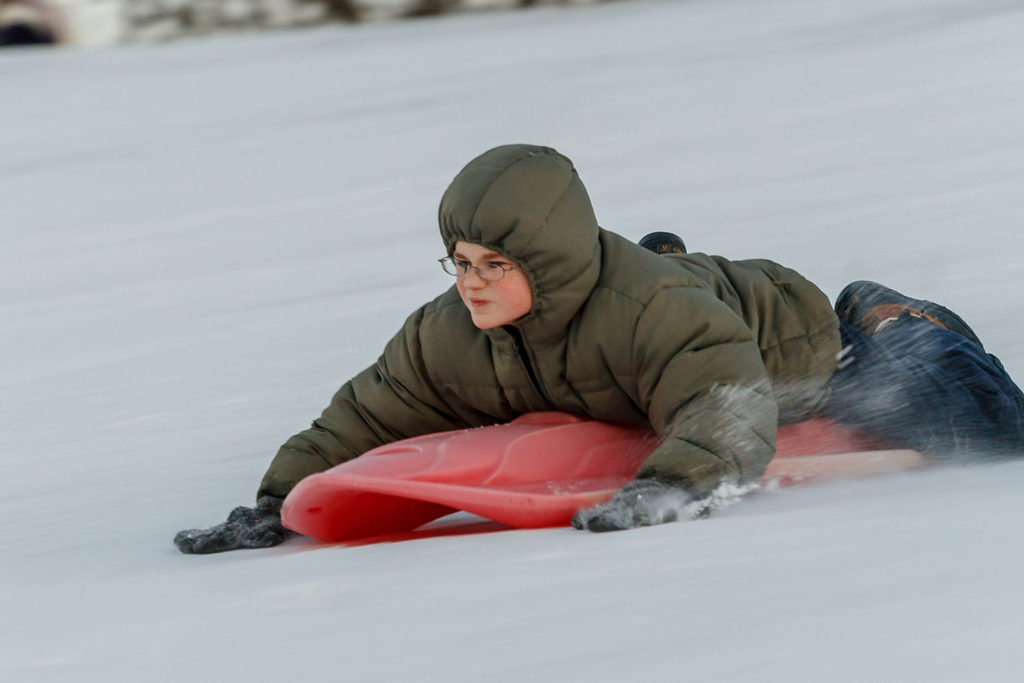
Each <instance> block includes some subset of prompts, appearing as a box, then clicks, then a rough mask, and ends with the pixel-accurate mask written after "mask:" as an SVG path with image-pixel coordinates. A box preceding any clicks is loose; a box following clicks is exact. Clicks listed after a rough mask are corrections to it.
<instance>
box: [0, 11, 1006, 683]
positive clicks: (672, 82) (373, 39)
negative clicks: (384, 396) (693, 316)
mask: <svg viewBox="0 0 1024 683" xmlns="http://www.w3.org/2000/svg"><path fill="white" fill-rule="evenodd" d="M1022 35H1024V3H1022V2H1019V1H1012V0H960V1H956V0H863V1H853V0H848V1H840V0H819V1H816V2H801V1H799V0H774V1H761V0H696V1H692V2H682V1H675V2H628V3H615V4H609V5H602V6H595V7H575V8H543V9H538V10H533V11H523V12H510V13H487V14H477V15H463V16H458V17H450V18H441V19H437V20H424V21H414V22H402V23H390V24H377V25H368V26H351V27H348V26H338V27H333V28H327V29H320V30H310V31H294V32H284V33H277V34H263V35H241V36H234V37H219V38H211V39H207V40H201V41H194V42H179V43H174V44H167V45H159V46H135V47H121V48H112V49H101V50H94V51H72V50H66V51H53V52H48V51H36V50H24V51H8V52H6V53H4V54H0V83H2V84H3V88H2V91H3V92H2V98H3V105H2V107H0V111H2V113H0V212H2V217H3V220H2V221H0V234H2V242H0V244H2V247H0V262H2V267H0V319H2V320H3V331H2V333H0V357H2V359H3V361H2V363H0V396H2V399H3V410H2V411H0V451H2V461H0V462H2V465H3V467H4V470H5V476H4V477H3V480H2V482H3V483H2V484H0V486H2V491H0V494H2V495H0V517H2V518H3V520H4V548H3V557H2V561H0V572H2V576H3V581H2V587H0V591H2V592H0V605H2V617H0V618H2V623H3V637H2V638H0V679H2V680H4V681H76V682H77V681H85V682H89V681H285V680H288V681H290V680H295V681H444V682H446V683H447V682H450V681H453V680H455V681H463V680H464V681H515V682H517V683H520V682H522V681H526V680H529V681H570V680H582V681H623V680H627V681H657V682H659V683H660V682H662V681H670V680H686V681H787V682H789V681H851V682H853V681H857V682H861V681H869V680H891V681H896V680H900V681H929V683H935V682H938V681H967V680H972V681H1017V680H1020V678H1021V675H1022V674H1021V672H1022V671H1024V648H1022V646H1021V641H1022V638H1024V616H1022V615H1021V611H1022V607H1024V581H1022V578H1021V577H1022V573H1024V547H1022V546H1024V544H1022V539H1024V462H1009V463H1000V464H991V465H983V466H970V467H966V466H960V467H946V468H939V469H934V470H930V471H925V472H917V473H907V474H901V475H896V476H889V477H882V478H876V479H871V480H860V481H848V482H842V483H836V484H831V485H821V486H817V487H807V488H804V489H790V490H783V491H766V492H762V493H760V494H758V495H755V496H752V497H751V498H750V499H749V500H748V501H746V502H744V503H742V504H740V505H736V506H734V507H731V508H728V509H725V510H720V511H718V512H717V513H716V514H714V515H712V517H711V518H710V519H708V520H705V521H699V522H689V523H679V524H670V525H666V526H662V527H656V528H649V529H641V530H635V531H630V532H623V533H617V534H603V535H598V534H588V533H584V532H578V531H575V530H572V529H568V528H566V529H550V530H542V531H509V532H501V533H491V534H477V535H466V536H454V537H440V538H431V539H425V540H415V541H407V542H402V543H391V544H378V545H363V546H352V547H346V546H340V545H320V544H316V543H313V542H310V541H304V540H298V541H295V542H292V543H289V544H287V545H284V546H281V547H279V548H275V549H271V550H264V551H245V552H235V553H227V554H223V555H215V556H186V555H181V554H179V553H178V552H177V550H176V549H175V548H174V546H173V545H172V544H171V538H172V536H173V535H174V533H175V532H176V531H178V530H179V529H182V528H188V527H199V526H207V525H209V524H213V523H215V522H218V521H220V520H222V519H223V518H224V517H225V515H226V514H227V512H228V511H229V510H230V508H231V507H233V506H234V505H237V504H250V503H252V501H253V497H254V494H255V489H256V486H257V484H258V481H259V478H260V476H261V475H262V473H263V471H264V469H265V467H266V465H267V464H268V463H269V461H270V459H271V457H272V456H273V454H274V452H275V450H276V448H277V446H278V445H279V444H280V443H281V442H283V441H284V439H285V438H287V437H288V436H290V435H291V434H293V433H295V432H297V431H299V430H301V429H303V428H304V427H305V426H307V425H308V423H309V421H310V420H311V419H312V418H313V417H315V416H316V415H317V414H319V411H320V410H321V408H322V407H323V406H324V405H326V403H327V401H328V400H329V398H330V396H331V394H332V393H333V391H334V390H335V389H336V388H337V387H338V386H339V385H340V384H341V383H342V382H343V381H344V380H346V379H347V378H348V377H350V376H351V375H353V374H354V373H356V372H357V371H359V370H360V369H362V368H363V367H365V366H366V365H368V364H370V363H371V362H373V361H374V360H375V359H376V357H377V355H378V353H379V351H380V349H381V348H382V347H383V345H384V342H385V341H386V340H387V339H388V338H389V336H390V335H391V334H392V333H393V332H394V331H395V330H396V329H397V328H398V327H399V325H400V324H401V323H402V321H403V319H404V317H405V315H406V314H407V313H409V312H410V311H411V310H412V309H413V308H415V307H416V306H418V305H419V304H420V303H422V302H423V301H425V300H427V299H429V298H432V297H433V296H434V295H435V294H436V293H439V292H440V291H442V290H443V289H444V288H445V287H447V286H449V285H450V281H449V279H448V278H447V276H446V275H444V273H442V272H441V269H440V268H439V267H438V266H437V263H436V261H435V259H436V258H438V257H439V256H441V255H443V254H442V253H441V243H440V240H439V238H438V235H437V231H436V225H435V221H436V218H435V217H436V207H437V202H438V199H439V198H440V196H441V193H442V192H443V191H444V188H445V187H446V185H447V183H448V181H449V180H450V179H451V177H452V176H453V175H454V174H455V173H456V172H457V171H458V170H459V169H460V168H461V167H462V165H463V164H464V163H465V162H467V161H468V160H469V159H470V158H472V157H473V156H475V155H477V154H478V153H480V152H482V151H484V150H485V149H488V148H489V147H491V146H494V145H497V144H502V143H508V142H530V143H537V144H546V145H551V146H554V147H556V148H558V149H559V150H561V151H563V152H565V153H566V154H568V155H569V156H570V157H571V158H572V159H573V160H574V161H575V163H576V165H577V168H578V169H579V170H580V174H581V176H582V177H583V179H584V182H586V183H587V186H588V188H589V190H590V193H591V196H592V198H593V200H594V203H595V206H596V210H597V214H598V217H599V219H600V221H601V223H602V225H604V226H605V227H607V228H609V229H612V230H615V231H618V232H620V233H622V234H624V235H626V236H627V237H630V238H632V239H637V238H639V237H640V236H641V235H643V234H644V233H646V232H648V231H651V230H658V229H670V230H675V231H678V232H679V233H680V234H682V235H683V237H684V238H685V240H686V242H687V245H688V246H689V248H690V249H691V250H692V251H706V252H711V253H719V254H725V255H728V256H731V257H735V258H745V257H765V258H770V259H773V260H776V261H780V262H782V263H784V264H787V265H790V266H792V267H794V268H796V269H798V270H800V271H801V272H803V273H804V274H805V275H807V276H808V277H809V278H810V279H812V280H813V281H815V282H817V283H819V284H820V286H821V287H822V288H823V289H824V290H825V291H826V292H827V293H828V294H829V295H830V296H832V297H834V296H835V295H836V294H837V293H838V292H839V290H840V289H841V288H842V286H843V285H844V284H846V283H847V282H848V281H850V280H854V279H874V280H880V281H883V282H885V283H886V284H888V285H889V286H892V287H895V288H897V289H900V290H903V291H905V292H907V293H909V294H911V295H914V296H919V297H926V298H932V299H934V300H937V301H940V302H943V303H945V304H947V305H949V306H950V307H952V308H953V309H954V310H956V311H957V312H959V313H961V314H962V315H963V316H964V318H966V319H967V320H968V321H969V322H970V323H971V325H972V326H973V327H974V328H975V329H976V330H977V331H978V333H979V335H980V336H981V338H982V339H983V340H984V341H985V343H986V346H987V347H988V348H989V349H990V350H991V351H993V352H994V353H996V354H997V355H999V356H1000V357H1001V359H1002V360H1003V361H1004V363H1005V365H1006V367H1007V368H1008V369H1009V371H1010V373H1011V374H1013V375H1015V376H1016V377H1017V378H1018V379H1024V334H1021V329H1022V319H1024V304H1022V303H1021V301H1022V300H1021V293H1022V291H1024V265H1022V263H1024V258H1022V257H1024V238H1022V237H1021V226H1022V225H1024V202H1022V201H1021V196H1022V195H1021V188H1022V187H1024V41H1022V40H1021V36H1022Z"/></svg>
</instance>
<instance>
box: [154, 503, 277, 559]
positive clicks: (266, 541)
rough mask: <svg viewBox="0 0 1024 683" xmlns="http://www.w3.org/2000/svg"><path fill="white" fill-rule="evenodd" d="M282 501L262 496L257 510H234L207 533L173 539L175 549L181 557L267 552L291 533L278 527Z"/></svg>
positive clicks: (191, 531)
mask: <svg viewBox="0 0 1024 683" xmlns="http://www.w3.org/2000/svg"><path fill="white" fill-rule="evenodd" d="M283 502H284V499H283V498H276V497H274V496H263V497H261V498H260V499H259V500H257V501H256V507H254V508H247V507H237V508H235V509H234V510H232V511H231V514H229V515H228V521H226V522H222V523H220V524H217V525H216V526H212V527H210V528H209V529H188V530H186V531H180V532H178V534H177V535H176V536H175V537H174V545H176V546H178V550H180V551H181V552H183V553H186V554H189V555H192V554H196V555H205V554H207V553H221V552H224V551H225V550H238V549H239V548H269V547H270V546H274V545H278V544H280V543H283V542H284V540H285V539H286V538H288V536H289V535H290V534H291V533H292V532H290V531H288V530H287V529H285V528H284V526H282V525H281V503H283Z"/></svg>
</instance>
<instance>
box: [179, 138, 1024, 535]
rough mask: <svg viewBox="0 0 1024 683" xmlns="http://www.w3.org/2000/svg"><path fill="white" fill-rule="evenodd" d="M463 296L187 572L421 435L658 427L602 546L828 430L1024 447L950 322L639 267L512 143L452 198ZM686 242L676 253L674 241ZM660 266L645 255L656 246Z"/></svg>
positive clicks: (421, 327) (272, 478) (280, 470)
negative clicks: (836, 426)
mask: <svg viewBox="0 0 1024 683" xmlns="http://www.w3.org/2000/svg"><path fill="white" fill-rule="evenodd" d="M439 222H440V228H441V237H442V239H443V241H444V244H445V247H446V250H447V252H448V256H447V257H446V258H444V259H441V263H442V267H443V268H444V269H445V271H446V272H448V273H449V274H451V275H453V276H455V278H456V284H455V287H453V288H451V289H449V290H448V291H447V292H445V293H444V294H442V295H441V296H439V297H438V298H436V299H434V300H433V301H431V302H430V303H428V304H426V305H424V306H423V307H421V308H420V309H418V310H417V311H416V312H414V313H413V314H412V315H411V316H410V317H409V318H408V319H407V320H406V322H405V324H404V326H403V328H402V329H401V330H400V331H399V333H398V334H397V335H396V336H395V337H394V338H393V339H392V340H391V341H390V342H389V343H388V345H387V347H386V348H385V350H384V353H383V355H382V356H381V358H380V359H379V360H378V361H377V363H376V364H375V365H374V366H372V367H370V368H368V369H367V370H365V371H364V372H362V373H360V374H359V375H357V376H356V377H354V378H353V379H352V380H350V381H349V382H347V383H346V384H345V385H344V386H343V387H342V388H341V389H340V390H339V391H338V392H337V394H336V395H335V396H334V398H333V400H332V402H331V404H330V406H328V407H327V409H326V410H324V412H323V414H322V415H321V416H320V417H319V418H318V419H317V420H316V421H314V423H313V425H312V427H311V428H310V429H308V430H306V431H304V432H301V433H300V434H297V435H295V436H293V437H292V438H291V439H289V440H288V441H287V442H286V443H285V444H284V445H283V446H282V447H281V449H280V450H279V451H278V453H277V456H276V457H275V458H274V460H273V462H272V463H271V466H270V468H269V470H268V471H267V473H266V475H265V476H264V478H263V481H262V484H261V486H260V489H259V493H258V495H257V506H256V507H255V508H245V507H242V508H237V509H236V510H235V511H233V512H232V513H231V516H229V518H228V521H227V522H225V523H223V524H219V525H217V526H215V527H212V528H210V529H207V530H191V531H183V532H181V533H180V534H178V536H177V537H176V538H175V543H176V544H177V545H178V547H179V548H180V549H181V550H182V552H187V553H206V552H217V551H222V550H232V549H235V548H244V547H263V546H270V545H276V544H277V543H280V542H281V541H282V540H283V539H284V538H285V536H286V534H287V532H286V531H285V530H284V529H283V527H282V526H281V524H280V505H281V500H282V499H283V498H284V496H285V495H286V494H287V493H288V492H289V491H290V490H291V489H292V488H293V487H294V486H295V484H297V483H298V482H299V480H301V479H302V478H303V477H305V476H307V475H309V474H313V473H315V472H320V471H323V470H326V469H328V468H329V467H332V466H333V465H336V464H338V463H340V462H344V461H346V460H349V459H351V458H355V457H357V456H359V455H360V454H361V453H363V452H365V451H367V450H369V449H371V448H374V447H376V446H379V445H382V444H384V443H388V442H391V441H396V440H399V439H403V438H408V437H412V436H416V435H420V434H425V433H431V432H437V431H443V430H451V429H460V428H465V427H473V426H482V425H488V424H494V423H498V422H506V421H508V420H511V419H513V418H514V417H516V416H518V415H521V414H523V413H527V412H533V411H541V410H562V411H566V412H571V413H576V414H580V415H585V416H587V417H590V418H593V419H598V420H607V421H611V422H617V423H625V424H630V425H640V426H645V427H651V428H653V429H654V430H655V431H656V432H657V433H658V435H659V436H660V437H661V438H662V443H661V445H660V446H659V447H658V448H657V449H656V450H655V451H654V452H653V453H652V454H651V456H650V457H649V458H648V459H647V460H646V461H645V462H644V463H643V465H642V466H641V468H640V470H639V471H638V473H637V476H636V479H635V480H634V481H633V482H631V483H630V484H628V485H627V486H626V487H624V488H623V489H622V490H621V491H620V492H619V493H618V494H616V495H615V496H614V497H613V498H612V499H611V500H610V501H608V502H607V503H605V504H603V505H600V506H597V507H595V508H591V509H588V510H581V511H579V512H578V513H577V515H576V517H575V518H574V520H573V524H574V526H576V527H577V528H583V529H590V530H593V531H607V530H613V529H627V528H632V527H636V526H645V525H650V524H658V523H662V522H668V521H672V520H675V519H677V518H679V517H681V516H685V515H687V514H690V513H689V512H687V511H689V510H694V509H699V507H700V506H699V505H698V506H696V508H695V507H694V506H689V507H688V503H691V502H693V501H701V500H703V499H706V498H707V497H708V496H709V495H710V494H711V492H712V491H713V490H714V489H715V488H716V487H718V486H720V485H722V484H735V485H747V484H752V483H755V482H757V481H758V480H759V478H760V477H761V475H762V473H763V472H764V469H765V467H766V466H767V464H768V462H769V461H770V460H771V459H772V457H773V455H774V452H775V434H776V430H777V428H778V425H779V424H780V422H782V423H784V422H794V421H799V420H802V419H806V418H808V417H810V416H811V415H814V414H825V415H828V416H830V417H832V418H833V419H836V420H838V421H841V422H846V423H848V424H851V425H853V426H856V427H859V428H861V429H865V430H867V431H871V432H874V433H877V434H880V435H882V436H885V437H888V438H890V439H892V440H894V441H897V442H899V443H902V444H906V445H908V446H910V447H912V448H916V449H918V450H923V451H925V452H933V453H943V452H947V451H951V450H959V451H964V450H966V449H965V447H967V448H969V449H970V450H972V451H973V450H985V449H994V448H1009V449H1011V450H1013V449H1015V450H1017V451H1019V450H1020V449H1021V448H1022V441H1024V436H1022V434H1024V417H1022V416H1024V397H1022V396H1021V392H1020V390H1019V389H1017V387H1016V386H1015V385H1014V384H1013V383H1012V382H1011V381H1010V379H1009V377H1008V376H1006V373H1005V371H1003V369H1002V366H1001V365H1000V364H999V362H998V360H996V359H995V358H994V357H992V356H988V355H987V354H985V353H984V350H983V349H982V348H981V344H980V342H979V341H978V340H977V338H976V337H975V336H974V334H973V332H971V331H970V328H968V327H967V326H966V324H964V323H963V321H961V320H960V319H959V318H957V317H956V316H955V315H954V314H953V313H952V312H950V311H947V310H946V309H943V308H941V307H938V306H935V305H934V304H931V303H929V302H924V301H918V300H913V299H909V298H907V297H904V296H903V295H901V294H898V293H897V292H893V291H892V290H887V289H885V288H884V287H881V286H880V285H875V284H873V283H855V284H854V285H851V286H850V287H849V288H847V290H845V291H844V293H843V295H841V296H840V300H839V301H838V302H837V310H838V311H839V313H838V315H837V313H836V311H834V310H833V309H832V307H831V305H830V304H829V301H828V299H827V297H826V296H825V295H824V294H823V293H822V292H821V291H820V290H819V289H818V288H817V287H816V286H814V285H813V284H812V283H810V282H808V281H807V280H806V279H804V278H803V277H802V276H800V275H799V274H798V273H796V272H795V271H792V270H789V269H787V268H784V267H782V266H779V265H778V264H775V263H771V262H769V261H735V262H733V261H729V260H727V259H724V258H721V257H716V256H708V255H704V254H685V253H682V252H684V251H685V250H684V249H683V248H682V244H681V242H676V241H674V239H675V240H677V239H678V238H674V236H670V235H669V236H662V237H661V238H658V236H656V235H655V236H649V238H650V237H653V238H654V239H649V238H645V244H644V246H643V247H641V246H638V245H636V244H633V243H631V242H629V241H627V240H625V239H623V238H622V237H619V236H618V235H616V234H614V233H612V232H609V231H606V230H604V229H602V228H600V227H599V226H598V224H597V220H596V218H595V217H594V212H593V208H592V206H591V204H590V199H589V197H588V196H587V193H586V189H585V188H584V186H583V184H582V182H581V181H580V179H579V177H578V175H577V173H576V170H575V169H574V168H573V165H572V163H571V161H570V160H569V159H567V158H566V157H564V156H562V155H561V154H559V153H558V152H556V151H555V150H553V149H550V148H545V147H534V146H529V145H506V146H502V147H498V148H495V149H492V150H490V151H488V152H486V153H484V154H483V155H481V156H479V157H477V158H476V159H474V160H473V161H471V162H470V163H469V164H468V165H467V166H466V167H465V168H464V169H463V170H462V171H461V172H460V173H459V174H458V175H457V176H456V177H455V179H454V180H453V181H452V184H451V185H450V186H449V187H448V189H447V191H446V192H445V194H444V197H443V198H442V199H441V205H440V210H439ZM673 238H674V239H673ZM645 247H646V248H645Z"/></svg>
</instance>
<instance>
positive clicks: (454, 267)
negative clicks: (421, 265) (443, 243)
mask: <svg viewBox="0 0 1024 683" xmlns="http://www.w3.org/2000/svg"><path fill="white" fill-rule="evenodd" d="M438 261H440V263H441V267H442V268H444V272H446V273H448V274H449V275H454V276H455V277H465V276H466V275H467V274H469V269H470V268H472V269H473V270H475V271H476V274H477V276H478V277H479V278H480V279H481V280H486V281H487V282H497V281H498V280H500V279H501V278H503V277H505V273H507V272H508V271H510V270H515V269H516V268H518V267H519V266H516V265H513V264H511V263H501V262H500V261H488V262H486V263H485V264H483V265H482V266H474V265H473V264H472V263H470V262H469V261H463V260H462V259H455V258H452V257H451V256H445V257H444V258H443V259H438Z"/></svg>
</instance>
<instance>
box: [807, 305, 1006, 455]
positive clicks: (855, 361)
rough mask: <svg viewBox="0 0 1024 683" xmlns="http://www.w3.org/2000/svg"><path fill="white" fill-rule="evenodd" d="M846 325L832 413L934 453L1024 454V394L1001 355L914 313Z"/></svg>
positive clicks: (843, 323) (861, 427) (826, 412)
mask: <svg viewBox="0 0 1024 683" xmlns="http://www.w3.org/2000/svg"><path fill="white" fill-rule="evenodd" d="M840 333H841V334H842V339H843V355H842V356H841V359H840V363H839V368H838V369H837V370H836V372H835V374H834V375H833V376H832V379H831V382H830V387H831V389H832V395H831V397H830V398H829V401H828V403H827V405H826V406H825V407H824V409H823V410H822V411H821V412H822V413H823V414H824V415H826V416H827V417H829V418H831V419H833V420H835V421H836V422H839V423H841V424H845V425H848V426H850V427H854V428H856V429H859V430H861V431H864V432H868V433H870V434H876V435H878V436H882V437H884V438H886V439H888V440H890V441H892V442H894V443H896V444H899V445H902V446H905V447H908V448H913V449H915V450H917V451H920V452H922V453H926V454H929V455H933V456H939V457H948V456H958V457H963V456H985V455H991V454H997V455H1011V454H1016V455H1024V394H1022V393H1021V390H1020V389H1019V388H1018V387H1017V385H1016V384H1014V383H1013V380H1011V379H1010V376H1009V375H1008V374H1006V370H1005V369H1003V365H1002V363H1000V362H999V359H998V358H996V357H995V356H993V355H991V354H988V353H985V351H984V350H983V349H982V348H981V347H979V346H978V345H976V344H974V343H972V342H970V341H969V340H967V339H966V338H964V337H962V336H960V335H959V334H956V333H955V332H950V331H949V330H946V329H944V328H942V327H939V326H938V325H935V324H933V323H930V322H928V321H927V320H924V319H921V318H914V317H912V316H909V315H904V316H902V317H901V318H900V319H899V320H897V321H895V322H893V323H891V324H889V325H888V326H886V327H884V328H882V329H881V330H880V331H879V332H878V333H877V334H875V335H874V336H868V335H867V334H865V333H864V332H862V331H861V330H860V329H858V328H856V327H854V326H853V325H850V324H849V323H847V322H846V321H845V320H840Z"/></svg>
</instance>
